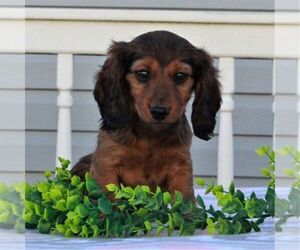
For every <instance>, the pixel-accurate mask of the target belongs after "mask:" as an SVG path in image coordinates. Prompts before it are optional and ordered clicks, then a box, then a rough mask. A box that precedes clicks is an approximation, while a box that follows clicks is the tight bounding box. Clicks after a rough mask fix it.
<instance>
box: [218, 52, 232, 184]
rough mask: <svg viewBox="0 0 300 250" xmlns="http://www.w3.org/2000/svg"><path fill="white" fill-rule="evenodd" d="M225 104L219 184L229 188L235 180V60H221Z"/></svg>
mask: <svg viewBox="0 0 300 250" xmlns="http://www.w3.org/2000/svg"><path fill="white" fill-rule="evenodd" d="M219 69H220V72H221V83H222V88H223V96H222V98H223V103H222V106H221V110H220V129H219V147H218V184H222V185H223V186H224V187H228V186H229V185H230V182H231V181H232V180H233V176H234V175H233V133H232V111H233V109H234V101H233V98H232V95H233V94H234V58H231V57H222V58H220V59H219Z"/></svg>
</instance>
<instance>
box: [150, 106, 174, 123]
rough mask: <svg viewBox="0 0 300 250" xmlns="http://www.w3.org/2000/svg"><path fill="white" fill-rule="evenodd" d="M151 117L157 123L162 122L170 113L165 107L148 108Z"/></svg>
mask: <svg viewBox="0 0 300 250" xmlns="http://www.w3.org/2000/svg"><path fill="white" fill-rule="evenodd" d="M150 112H151V115H152V117H153V118H154V119H155V120H157V121H162V120H163V119H165V118H166V117H167V115H168V114H169V112H170V108H167V107H158V106H155V107H150Z"/></svg>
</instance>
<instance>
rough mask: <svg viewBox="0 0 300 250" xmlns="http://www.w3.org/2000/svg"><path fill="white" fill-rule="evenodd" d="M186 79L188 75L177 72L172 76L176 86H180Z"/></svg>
mask: <svg viewBox="0 0 300 250" xmlns="http://www.w3.org/2000/svg"><path fill="white" fill-rule="evenodd" d="M188 77H189V76H188V74H185V73H182V72H178V73H176V74H175V75H174V77H173V80H174V82H175V83H176V84H181V83H184V82H185V81H186V79H187V78H188Z"/></svg>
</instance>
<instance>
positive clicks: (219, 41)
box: [0, 8, 300, 186]
mask: <svg viewBox="0 0 300 250" xmlns="http://www.w3.org/2000/svg"><path fill="white" fill-rule="evenodd" d="M298 15H299V13H287V12H279V13H276V18H275V20H274V14H273V13H270V12H247V11H243V12H238V11H233V12H231V11H217V12H216V11H187V10H186V11H178V10H172V11H171V10H168V11H167V10H116V9H109V10H108V9H65V8H64V9H59V8H55V9H51V8H32V9H30V8H29V9H27V10H26V18H27V20H26V52H27V53H54V54H57V55H58V57H57V60H58V61H57V88H58V91H59V94H58V98H57V105H58V109H59V112H58V128H57V156H62V157H66V158H71V146H72V143H71V114H70V109H71V106H72V94H71V90H72V86H73V83H72V81H73V79H72V75H73V59H72V57H73V54H105V52H106V49H107V47H108V46H109V44H110V42H111V40H113V39H115V40H130V39H132V38H133V37H135V36H137V35H139V34H141V33H144V32H146V31H150V30H170V31H172V32H175V33H177V34H179V35H181V36H183V37H185V38H187V39H188V40H190V41H191V42H192V43H193V44H195V45H198V46H199V47H205V48H207V49H208V51H209V52H210V53H211V54H212V55H213V56H214V57H217V58H219V67H220V70H221V79H222V85H223V105H222V107H221V111H220V131H219V147H218V150H219V152H218V183H220V184H223V185H225V186H228V185H229V183H230V181H231V180H232V179H233V176H234V171H233V170H234V162H233V133H232V112H233V109H234V102H233V98H232V95H233V94H234V58H236V57H238V58H272V59H274V58H296V59H298V68H299V71H300V66H299V65H300V63H299V58H300V49H299V44H300V41H299V40H300V39H299V34H300V21H299V17H298ZM21 21H22V15H21V14H20V10H19V9H14V8H0V33H1V34H2V36H3V37H5V38H6V39H3V40H2V41H0V52H6V53H20V51H21V50H20V48H19V47H16V48H14V46H12V44H13V41H15V39H14V34H15V33H14V32H12V30H13V29H17V30H18V29H21V28H22V27H20V22H21ZM208 23H209V25H208ZM275 34H276V36H275ZM274 39H275V40H274ZM278 44H279V46H278ZM275 45H276V46H275ZM299 82H300V80H299ZM299 86H300V83H299ZM299 89H300V87H299ZM298 97H299V105H298V106H299V108H298V113H299V133H298V134H300V90H298ZM299 146H300V138H299Z"/></svg>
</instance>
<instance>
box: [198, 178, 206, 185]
mask: <svg viewBox="0 0 300 250" xmlns="http://www.w3.org/2000/svg"><path fill="white" fill-rule="evenodd" d="M197 184H198V186H200V187H203V186H204V185H205V181H204V179H202V178H197Z"/></svg>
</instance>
